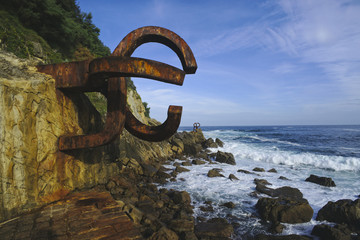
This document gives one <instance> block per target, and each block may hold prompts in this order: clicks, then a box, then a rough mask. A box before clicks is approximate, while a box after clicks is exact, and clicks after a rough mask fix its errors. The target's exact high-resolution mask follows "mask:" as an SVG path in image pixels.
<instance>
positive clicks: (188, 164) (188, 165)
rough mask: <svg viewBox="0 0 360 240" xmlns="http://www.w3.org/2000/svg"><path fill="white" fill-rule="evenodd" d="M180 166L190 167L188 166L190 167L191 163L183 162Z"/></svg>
mask: <svg viewBox="0 0 360 240" xmlns="http://www.w3.org/2000/svg"><path fill="white" fill-rule="evenodd" d="M181 165H183V166H185V167H190V166H192V163H191V162H190V161H185V162H182V163H181Z"/></svg>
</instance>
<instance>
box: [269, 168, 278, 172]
mask: <svg viewBox="0 0 360 240" xmlns="http://www.w3.org/2000/svg"><path fill="white" fill-rule="evenodd" d="M268 172H271V173H277V171H276V169H275V168H272V169H270V170H269V171H268Z"/></svg>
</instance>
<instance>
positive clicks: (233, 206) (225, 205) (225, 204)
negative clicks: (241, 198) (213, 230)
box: [221, 202, 235, 209]
mask: <svg viewBox="0 0 360 240" xmlns="http://www.w3.org/2000/svg"><path fill="white" fill-rule="evenodd" d="M221 206H224V207H227V208H230V209H233V208H235V204H234V203H233V202H226V203H224V204H222V205H221Z"/></svg>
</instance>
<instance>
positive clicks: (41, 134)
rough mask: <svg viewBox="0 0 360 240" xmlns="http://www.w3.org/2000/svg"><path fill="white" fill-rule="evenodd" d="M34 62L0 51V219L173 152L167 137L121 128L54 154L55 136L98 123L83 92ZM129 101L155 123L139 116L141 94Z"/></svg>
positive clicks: (132, 95) (133, 94)
mask: <svg viewBox="0 0 360 240" xmlns="http://www.w3.org/2000/svg"><path fill="white" fill-rule="evenodd" d="M36 64H37V62H36V61H30V60H23V59H19V58H17V57H15V56H14V55H13V54H10V53H6V52H0V148H1V150H0V221H2V220H5V219H8V218H10V217H12V216H14V215H17V214H19V213H22V212H25V211H28V210H31V209H34V208H36V207H39V206H42V205H44V204H46V203H49V202H52V201H55V200H58V199H61V198H63V197H64V196H65V195H66V194H68V193H69V192H71V191H73V190H75V189H83V188H90V187H93V186H95V185H98V184H105V183H106V182H107V181H108V179H109V178H111V177H112V176H115V175H117V174H119V172H120V171H121V170H122V168H124V167H132V168H137V167H138V166H140V165H141V164H146V162H148V161H150V160H154V159H155V160H156V159H161V158H165V157H169V156H171V155H173V154H174V153H175V152H174V151H173V150H172V149H171V145H170V144H169V142H168V141H167V142H162V143H160V144H154V143H147V142H144V141H141V140H139V139H137V138H135V137H133V136H132V135H130V134H129V133H127V132H126V131H125V130H124V132H123V134H122V136H121V137H120V139H118V140H117V141H115V142H114V143H113V144H110V145H108V146H105V147H99V148H95V149H91V150H85V151H76V152H74V153H72V154H71V155H70V154H65V153H61V152H59V151H58V149H57V141H58V137H59V136H60V135H63V134H66V133H75V134H84V133H91V132H97V131H99V130H100V129H101V127H102V125H103V122H102V120H101V116H100V115H99V113H98V112H97V111H96V109H95V108H94V107H93V105H92V104H91V102H90V101H89V99H88V98H87V97H86V96H85V95H83V94H78V95H71V96H65V95H64V93H62V92H61V91H56V90H55V80H54V79H52V78H51V77H50V76H48V75H44V74H41V73H38V72H37V71H36V68H35V65H36ZM128 104H129V106H130V108H131V110H132V112H133V113H134V114H136V117H137V118H138V119H139V120H141V121H142V122H144V123H146V124H148V123H149V122H154V120H151V119H147V118H146V117H145V115H144V112H145V109H144V106H143V104H142V102H141V98H140V97H139V96H138V94H137V93H136V91H134V90H131V89H130V90H129V93H128ZM175 150H178V149H175ZM134 158H136V160H134ZM155 160H154V161H155ZM138 171H140V170H138Z"/></svg>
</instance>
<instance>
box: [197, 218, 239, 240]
mask: <svg viewBox="0 0 360 240" xmlns="http://www.w3.org/2000/svg"><path fill="white" fill-rule="evenodd" d="M233 232H234V228H233V226H232V225H231V224H230V223H229V222H228V221H227V220H226V219H223V218H213V219H210V220H209V221H207V222H200V223H198V224H196V226H195V234H196V236H197V237H198V238H200V239H230V237H231V235H232V234H233Z"/></svg>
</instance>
